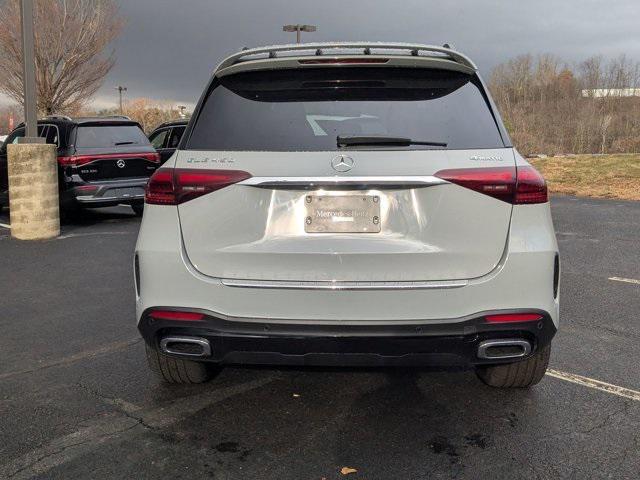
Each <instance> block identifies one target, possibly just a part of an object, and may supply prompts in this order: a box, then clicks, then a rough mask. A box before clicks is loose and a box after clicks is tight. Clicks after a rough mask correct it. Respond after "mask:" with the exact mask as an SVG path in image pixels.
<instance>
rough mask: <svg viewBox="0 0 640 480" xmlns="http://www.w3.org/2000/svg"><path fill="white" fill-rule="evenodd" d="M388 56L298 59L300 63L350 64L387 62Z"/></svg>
mask: <svg viewBox="0 0 640 480" xmlns="http://www.w3.org/2000/svg"><path fill="white" fill-rule="evenodd" d="M388 62H389V59H388V58H358V57H355V58H312V59H309V60H298V63H299V64H301V65H323V64H331V65H333V64H345V63H346V64H350V65H356V64H359V63H388Z"/></svg>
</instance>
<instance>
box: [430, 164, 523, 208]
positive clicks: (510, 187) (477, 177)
mask: <svg viewBox="0 0 640 480" xmlns="http://www.w3.org/2000/svg"><path fill="white" fill-rule="evenodd" d="M435 176H436V177H438V178H442V179H443V180H446V181H448V182H451V183H455V184H456V185H460V186H461V187H465V188H469V189H471V190H473V191H476V192H479V193H483V194H485V195H489V196H490V197H493V198H497V199H499V200H503V201H505V202H509V203H511V202H512V201H513V192H514V190H515V186H516V169H515V168H514V167H488V168H455V169H449V170H440V171H439V172H438V173H436V174H435Z"/></svg>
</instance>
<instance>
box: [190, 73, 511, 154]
mask: <svg viewBox="0 0 640 480" xmlns="http://www.w3.org/2000/svg"><path fill="white" fill-rule="evenodd" d="M338 135H341V136H368V135H371V136H378V135H380V136H390V137H406V138H410V139H412V140H416V141H423V142H441V143H446V144H447V146H446V147H444V148H447V149H479V148H502V147H504V143H503V142H502V138H501V136H500V133H499V130H498V127H497V125H496V122H495V120H494V118H493V115H492V114H491V110H490V108H489V106H488V104H487V100H486V98H485V96H484V95H483V90H482V86H481V85H480V84H479V80H478V79H477V77H476V76H475V75H467V74H463V73H458V72H451V71H444V70H432V69H410V68H367V67H363V68H317V69H298V70H274V71H258V72H245V73H239V74H235V75H229V76H226V77H222V78H221V79H219V80H216V81H214V84H213V86H212V88H211V89H210V90H209V92H208V95H207V97H206V98H205V100H204V102H203V105H202V107H201V110H200V112H199V115H198V117H197V121H196V122H195V125H194V127H193V131H192V132H191V136H190V138H189V140H188V142H187V147H186V148H188V149H192V150H248V151H261V150H270V151H323V150H337V149H338V146H337V141H336V139H337V136H338ZM358 148H373V147H358ZM394 148H400V149H407V148H411V149H441V148H443V147H433V146H425V145H412V146H410V147H394Z"/></svg>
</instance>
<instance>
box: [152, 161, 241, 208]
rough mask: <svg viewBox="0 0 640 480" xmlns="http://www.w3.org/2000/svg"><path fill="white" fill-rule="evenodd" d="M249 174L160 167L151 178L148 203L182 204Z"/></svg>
mask: <svg viewBox="0 0 640 480" xmlns="http://www.w3.org/2000/svg"><path fill="white" fill-rule="evenodd" d="M250 177H251V174H249V173H247V172H244V171H242V170H208V169H189V168H161V169H159V170H156V172H155V173H154V174H153V175H152V176H151V178H150V179H149V183H148V184H147V188H146V192H145V202H146V203H149V204H152V205H179V204H181V203H184V202H187V201H189V200H193V199H194V198H198V197H201V196H202V195H206V194H208V193H211V192H215V191H216V190H220V189H221V188H224V187H228V186H229V185H233V184H234V183H238V182H241V181H242V180H246V179H247V178H250Z"/></svg>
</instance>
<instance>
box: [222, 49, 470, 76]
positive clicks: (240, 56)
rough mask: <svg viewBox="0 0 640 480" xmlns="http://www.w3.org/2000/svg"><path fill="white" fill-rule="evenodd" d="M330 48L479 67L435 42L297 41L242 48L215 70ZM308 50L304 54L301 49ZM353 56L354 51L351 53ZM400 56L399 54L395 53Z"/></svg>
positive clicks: (320, 51)
mask: <svg viewBox="0 0 640 480" xmlns="http://www.w3.org/2000/svg"><path fill="white" fill-rule="evenodd" d="M327 50H362V53H359V54H356V55H370V54H371V51H372V50H386V51H388V50H400V51H404V53H401V54H399V55H404V56H406V55H412V56H420V53H426V54H427V56H428V54H435V55H433V56H436V57H443V58H445V59H447V60H451V61H453V62H456V63H459V64H461V65H464V66H466V67H469V68H471V69H473V70H477V67H476V65H475V64H474V63H473V62H472V61H471V59H470V58H469V57H467V56H466V55H464V54H462V53H460V52H457V51H456V50H453V49H451V48H446V47H444V46H443V47H439V46H435V45H420V44H411V43H384V42H329V43H294V44H288V45H272V46H268V47H258V48H250V49H248V50H242V51H240V52H238V53H235V54H233V55H231V56H229V57H227V58H225V59H224V60H223V61H222V62H221V63H220V64H219V65H218V68H217V69H216V71H218V70H222V69H224V68H227V67H230V66H231V65H235V64H237V63H240V62H243V61H249V60H256V59H255V58H246V57H253V56H256V55H261V54H266V55H267V58H276V57H277V54H278V53H282V52H300V53H301V55H300V56H304V55H308V56H316V55H326V54H327ZM304 51H309V53H307V54H304V53H302V52H304ZM380 54H383V55H390V56H392V55H393V54H389V53H388V52H384V53H383V52H380ZM350 55H353V54H350ZM395 55H398V54H395Z"/></svg>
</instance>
